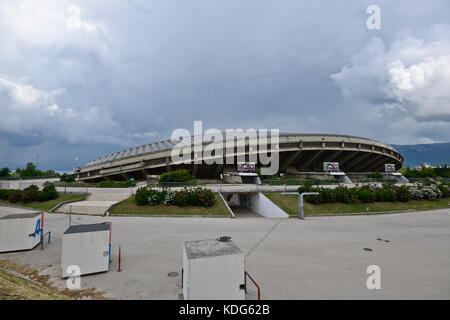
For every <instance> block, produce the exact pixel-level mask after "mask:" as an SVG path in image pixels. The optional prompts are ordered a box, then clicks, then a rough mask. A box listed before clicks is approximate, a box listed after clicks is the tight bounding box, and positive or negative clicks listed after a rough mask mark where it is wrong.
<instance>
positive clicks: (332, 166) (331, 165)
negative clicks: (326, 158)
mask: <svg viewBox="0 0 450 320" xmlns="http://www.w3.org/2000/svg"><path fill="white" fill-rule="evenodd" d="M323 171H325V172H339V162H324V163H323Z"/></svg>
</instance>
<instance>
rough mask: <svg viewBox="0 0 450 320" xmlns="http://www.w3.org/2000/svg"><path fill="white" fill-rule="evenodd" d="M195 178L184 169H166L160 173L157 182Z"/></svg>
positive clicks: (183, 180) (184, 180) (182, 180)
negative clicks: (166, 170)
mask: <svg viewBox="0 0 450 320" xmlns="http://www.w3.org/2000/svg"><path fill="white" fill-rule="evenodd" d="M192 180H195V177H194V176H193V175H191V174H190V173H189V171H188V170H186V169H181V170H175V171H168V172H164V173H163V174H161V176H160V177H159V182H160V183H161V182H188V181H192Z"/></svg>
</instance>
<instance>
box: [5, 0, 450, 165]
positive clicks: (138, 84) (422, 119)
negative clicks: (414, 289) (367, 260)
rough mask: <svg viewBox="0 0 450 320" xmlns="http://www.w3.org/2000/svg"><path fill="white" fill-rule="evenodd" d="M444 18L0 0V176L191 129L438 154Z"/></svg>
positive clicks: (294, 5) (343, 9) (345, 9)
mask: <svg viewBox="0 0 450 320" xmlns="http://www.w3.org/2000/svg"><path fill="white" fill-rule="evenodd" d="M371 4H374V5H378V6H379V7H380V9H381V29H379V30H369V29H368V28H367V26H366V20H367V18H368V17H369V14H367V13H366V8H367V7H368V6H369V5H371ZM449 12H450V2H449V1H447V0H442V1H437V0H427V1H411V0H408V1H406V0H405V1H361V0H354V1H350V0H347V1H331V0H330V1H299V0H294V1H289V0H283V1H275V0H239V1H238V0H186V1H180V0H178V1H173V0H158V1H148V0H145V1H144V0H129V1H127V0H121V1H119V0H117V1H113V0H97V1H92V0H86V1H76V0H70V1H66V0H55V1H52V0H1V1H0V167H3V166H9V167H12V168H16V167H19V166H23V165H24V164H25V163H26V162H28V161H32V162H36V160H37V156H39V167H40V168H44V169H50V168H52V169H56V170H71V169H72V168H74V167H75V166H76V164H77V163H76V161H75V157H78V159H79V160H78V164H80V165H82V164H85V163H87V162H88V161H89V160H91V159H93V158H96V157H98V156H102V155H105V154H107V153H110V152H114V151H119V150H122V149H125V148H127V147H130V146H135V145H139V144H144V143H149V142H153V141H157V140H162V139H168V138H170V135H171V133H172V131H173V130H174V129H176V128H186V129H188V130H191V131H192V130H193V121H194V120H202V121H203V127H204V129H207V128H218V129H222V130H223V129H227V128H245V129H248V128H256V129H258V128H268V129H271V128H279V129H280V131H282V132H305V133H342V134H350V135H358V136H363V137H367V138H373V139H377V140H381V141H384V142H387V143H392V144H416V143H429V142H447V141H450V90H449V88H450V14H449Z"/></svg>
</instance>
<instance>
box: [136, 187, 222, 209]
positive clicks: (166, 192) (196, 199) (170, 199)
mask: <svg viewBox="0 0 450 320" xmlns="http://www.w3.org/2000/svg"><path fill="white" fill-rule="evenodd" d="M135 201H136V203H137V204H138V205H150V206H157V205H159V204H163V205H166V206H171V205H177V206H180V207H184V206H203V207H210V206H212V205H214V203H215V201H216V199H215V196H214V193H213V192H212V191H211V190H208V189H203V188H184V189H183V190H180V191H172V190H170V189H168V188H163V189H162V190H158V189H151V188H147V187H142V188H139V189H138V190H137V191H136V195H135Z"/></svg>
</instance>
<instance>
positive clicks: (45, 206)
mask: <svg viewBox="0 0 450 320" xmlns="http://www.w3.org/2000/svg"><path fill="white" fill-rule="evenodd" d="M84 197H85V196H84V195H81V194H60V195H59V197H58V198H57V199H54V200H49V201H43V202H38V201H33V202H29V203H22V202H17V203H11V202H9V201H7V200H0V206H1V205H9V206H15V207H24V208H31V209H37V210H50V209H51V208H53V207H54V206H56V205H57V204H58V203H60V202H63V201H69V200H77V199H82V198H84Z"/></svg>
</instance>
